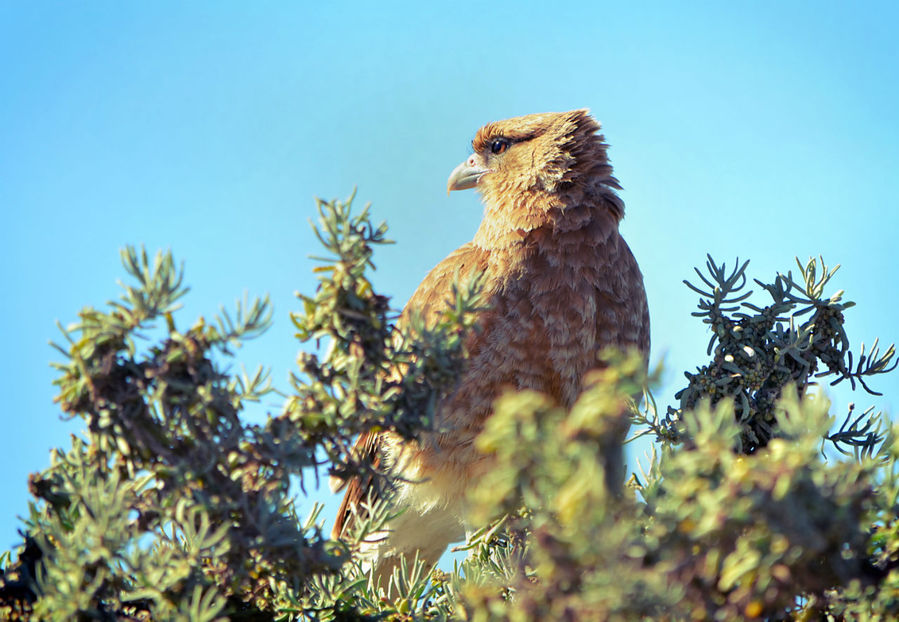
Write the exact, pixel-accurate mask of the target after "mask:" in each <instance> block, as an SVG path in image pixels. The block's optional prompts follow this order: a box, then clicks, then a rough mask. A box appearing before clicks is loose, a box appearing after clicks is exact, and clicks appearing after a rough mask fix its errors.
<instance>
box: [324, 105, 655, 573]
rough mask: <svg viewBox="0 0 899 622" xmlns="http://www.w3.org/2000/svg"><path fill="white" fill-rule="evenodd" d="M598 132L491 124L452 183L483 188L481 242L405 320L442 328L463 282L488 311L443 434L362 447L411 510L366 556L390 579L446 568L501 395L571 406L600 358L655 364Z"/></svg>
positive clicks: (345, 516) (568, 121) (445, 271)
mask: <svg viewBox="0 0 899 622" xmlns="http://www.w3.org/2000/svg"><path fill="white" fill-rule="evenodd" d="M599 129H600V126H599V124H598V123H597V122H596V121H595V120H594V119H593V118H592V117H591V116H590V114H589V111H587V110H573V111H569V112H559V113H543V114H532V115H527V116H523V117H516V118H512V119H507V120H505V121H497V122H494V123H488V124H487V125H485V126H484V127H482V128H481V129H479V130H478V131H477V133H476V135H475V137H474V140H473V141H472V148H473V153H472V155H471V156H470V157H469V158H468V159H467V160H465V161H464V162H463V163H462V164H460V165H459V166H457V167H456V169H455V170H453V172H452V174H451V175H450V177H449V181H448V183H447V191H452V190H464V189H467V188H475V189H477V191H478V192H479V193H480V194H481V197H482V199H483V202H484V218H483V220H482V221H481V224H480V227H479V228H478V230H477V233H476V234H475V236H474V239H473V240H472V241H471V242H469V243H467V244H464V245H463V246H461V247H460V248H458V249H457V250H456V251H454V252H453V253H451V254H450V255H449V256H448V257H447V258H446V259H444V260H443V261H442V262H440V263H439V264H438V265H437V267H435V268H434V269H433V270H431V272H430V273H429V274H428V275H427V277H426V278H425V279H424V281H423V282H422V283H421V285H419V287H418V289H417V290H416V291H415V293H414V294H413V295H412V298H411V299H410V300H409V302H408V304H407V305H406V307H405V309H404V310H403V314H402V316H401V317H400V322H401V323H402V322H404V321H408V318H409V316H410V315H411V314H412V313H413V312H414V313H419V314H421V315H422V317H423V318H424V319H425V321H426V322H427V321H429V320H430V321H433V320H434V318H436V317H437V315H438V314H439V313H440V312H441V309H442V308H443V306H444V305H445V304H446V301H447V300H449V299H451V298H452V296H451V289H452V286H453V283H454V279H459V280H460V281H463V282H464V281H465V279H468V278H474V277H476V276H477V275H479V274H482V273H483V274H484V279H485V281H484V283H485V284H484V290H483V291H484V294H485V301H486V304H485V305H484V307H485V309H484V310H483V311H481V312H480V315H479V316H478V318H477V324H478V326H479V330H478V331H476V332H475V333H474V334H473V335H472V336H471V337H470V339H469V341H470V342H469V344H468V346H469V353H470V357H469V359H468V360H467V361H466V365H465V368H464V369H463V372H462V375H461V378H460V380H459V381H458V384H457V385H456V387H455V388H454V389H453V390H451V391H450V392H449V393H448V394H447V396H446V397H445V398H444V399H443V400H442V401H441V403H439V404H438V406H437V409H436V415H435V417H436V421H435V431H434V432H433V433H429V434H427V435H425V437H424V438H423V439H422V440H421V441H419V442H409V441H404V440H403V439H401V438H400V437H399V436H398V435H395V434H393V433H391V432H385V431H381V432H369V433H366V434H363V435H362V436H361V437H360V438H359V439H358V440H357V442H356V450H357V451H358V452H360V454H362V455H367V456H369V457H370V458H371V459H372V460H373V462H374V463H376V464H378V465H380V467H381V468H385V469H387V471H388V472H391V473H393V474H394V475H397V476H398V478H399V479H398V482H399V483H397V484H396V485H395V489H394V490H393V491H392V494H391V495H390V497H389V498H390V501H391V503H392V505H393V507H394V508H396V509H397V510H402V512H401V513H400V514H399V516H398V517H397V518H395V519H393V520H392V521H391V522H390V523H389V525H388V526H387V530H386V532H385V533H383V534H379V537H378V538H376V539H375V540H373V541H372V542H370V543H368V544H367V545H366V546H367V548H366V549H365V550H364V551H363V556H364V558H365V559H367V565H368V566H370V567H373V568H374V569H375V571H376V572H377V573H378V574H379V575H380V576H385V573H387V572H390V571H391V570H392V568H393V567H395V566H396V565H397V564H398V563H399V557H400V556H402V555H406V556H409V557H413V556H414V555H415V554H416V553H417V554H418V555H419V558H420V559H422V560H424V561H425V562H427V563H435V562H436V561H437V559H438V558H439V557H440V555H441V554H442V553H443V552H444V550H445V549H446V547H447V545H448V544H449V543H450V542H454V541H457V540H461V539H462V538H463V537H464V536H465V533H466V529H467V528H468V527H469V526H468V525H467V524H466V507H465V505H466V501H465V498H466V490H467V489H468V488H469V487H470V485H471V483H472V482H473V481H476V480H477V478H478V477H479V474H480V473H483V472H485V470H486V469H489V468H490V460H489V458H488V457H485V456H483V455H481V454H479V453H478V451H477V450H476V449H475V447H474V442H473V441H474V439H475V437H476V436H477V435H478V434H479V433H480V431H481V430H482V428H483V425H484V421H485V420H486V419H487V417H489V416H490V413H491V405H492V403H493V401H494V399H495V398H496V397H498V396H499V395H500V393H502V392H503V391H504V390H506V389H508V388H512V389H534V390H537V391H541V392H543V393H546V394H548V395H550V396H552V397H553V398H555V400H556V401H557V402H558V403H559V404H561V405H563V406H566V407H570V406H571V405H572V404H573V402H574V400H575V398H576V397H577V395H578V393H579V392H580V390H581V382H582V379H583V378H584V375H585V373H586V372H588V371H589V370H591V369H594V368H596V367H597V366H599V364H600V363H599V361H598V359H597V353H598V352H599V351H600V350H601V349H603V348H604V347H606V346H617V347H619V348H621V349H628V348H637V349H639V350H640V351H642V353H643V354H644V356H646V355H647V354H648V351H649V312H648V308H647V302H646V293H645V291H644V288H643V277H642V275H641V273H640V269H639V267H638V266H637V262H636V260H635V259H634V256H633V255H632V254H631V251H630V249H629V248H628V246H627V244H626V243H625V241H624V240H623V239H622V237H621V235H620V234H619V232H618V223H619V221H620V220H621V218H622V216H623V215H624V203H623V202H622V200H621V198H620V197H619V196H618V193H617V192H616V191H617V190H619V189H620V188H621V186H620V185H619V183H618V180H617V179H616V178H615V177H614V176H613V175H612V166H611V164H609V160H608V157H607V153H606V152H607V149H608V145H607V144H606V143H605V142H604V139H603V136H602V135H601V134H599ZM343 484H344V485H346V488H347V491H346V493H345V496H344V499H343V502H342V504H341V506H340V509H339V510H338V515H337V520H336V524H335V526H334V531H333V535H334V537H339V536H340V535H341V534H342V533H343V532H344V530H345V529H346V528H347V527H348V525H349V524H350V523H351V522H352V521H353V520H354V516H357V515H358V514H359V512H360V504H361V503H363V502H365V501H366V500H367V499H369V498H370V495H371V492H372V491H370V490H367V489H366V488H370V487H371V486H372V484H371V483H370V482H366V481H363V480H360V479H358V478H356V479H351V480H350V481H349V482H348V483H343Z"/></svg>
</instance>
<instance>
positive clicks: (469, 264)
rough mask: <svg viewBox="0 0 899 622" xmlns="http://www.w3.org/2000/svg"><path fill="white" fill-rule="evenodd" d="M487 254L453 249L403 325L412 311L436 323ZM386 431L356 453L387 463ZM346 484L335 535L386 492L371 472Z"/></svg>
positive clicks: (365, 439) (363, 437)
mask: <svg viewBox="0 0 899 622" xmlns="http://www.w3.org/2000/svg"><path fill="white" fill-rule="evenodd" d="M487 255H488V252H487V251H485V250H483V249H481V248H478V247H477V246H475V245H473V244H471V243H469V244H465V245H463V246H461V247H460V248H458V249H456V250H455V251H454V252H452V253H450V254H449V255H448V256H447V257H446V258H445V259H444V260H443V261H441V262H440V263H439V264H437V266H436V267H435V268H434V269H433V270H431V271H430V272H429V273H428V275H427V276H426V277H425V279H424V280H423V281H422V282H421V284H420V285H419V286H418V289H416V290H415V293H414V294H412V297H411V298H410V299H409V302H408V303H407V304H406V306H405V308H404V309H403V313H402V315H401V316H400V319H399V324H400V326H402V325H403V324H405V323H407V322H408V321H409V318H410V316H411V314H412V313H419V314H421V317H422V319H424V321H425V323H426V324H428V325H431V324H433V322H434V321H435V320H436V318H437V317H438V315H439V313H440V312H441V311H442V310H443V309H444V308H445V305H447V304H448V303H449V304H452V301H453V285H454V284H456V283H457V281H458V283H459V285H460V286H464V283H465V281H466V279H468V278H473V277H475V276H477V275H478V274H480V273H481V272H483V271H484V270H485V269H486V267H487ZM383 434H384V433H383V432H365V433H363V434H360V435H359V438H357V439H356V443H355V444H354V445H353V451H354V452H355V453H356V456H357V457H364V458H366V459H367V460H369V461H370V463H371V465H372V466H373V467H374V468H375V469H378V468H384V467H385V466H386V464H385V457H384V453H383V451H384V437H383ZM335 484H336V485H335ZM344 486H345V487H346V492H345V493H344V496H343V501H341V503H340V508H339V509H338V510H337V518H336V520H335V523H334V529H333V530H332V531H331V536H332V537H333V538H337V537H340V536H341V535H342V534H343V533H344V532H345V531H346V530H347V529H348V528H350V527H351V525H352V523H353V521H354V520H356V519H357V518H364V517H365V509H364V508H363V507H362V503H364V502H365V503H373V502H375V501H377V500H379V499H380V498H381V497H382V496H383V491H379V490H377V488H376V487H375V481H374V478H373V477H372V476H370V475H369V476H365V477H358V476H355V477H351V478H350V479H349V480H348V481H347V482H345V483H343V482H334V483H332V490H333V491H334V492H337V491H339V490H340V489H341V488H343V487H344Z"/></svg>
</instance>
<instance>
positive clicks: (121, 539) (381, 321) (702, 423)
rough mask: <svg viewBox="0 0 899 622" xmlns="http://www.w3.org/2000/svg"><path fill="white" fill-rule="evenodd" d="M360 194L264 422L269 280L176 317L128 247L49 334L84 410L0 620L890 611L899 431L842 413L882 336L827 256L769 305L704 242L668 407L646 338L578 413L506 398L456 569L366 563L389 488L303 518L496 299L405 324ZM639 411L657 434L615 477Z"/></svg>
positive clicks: (395, 424) (418, 427)
mask: <svg viewBox="0 0 899 622" xmlns="http://www.w3.org/2000/svg"><path fill="white" fill-rule="evenodd" d="M351 204H352V197H351V198H350V200H348V201H344V202H341V201H331V202H325V201H319V202H318V211H319V223H318V226H317V227H316V232H317V234H318V236H319V239H320V241H321V243H322V245H323V247H324V249H325V251H326V256H325V257H322V258H319V259H318V261H319V267H318V268H316V274H317V275H318V279H319V284H318V288H317V289H316V291H315V292H314V293H313V294H312V295H300V296H299V298H300V304H301V310H300V311H298V312H296V313H294V314H292V315H291V318H292V321H293V324H294V326H295V328H296V333H297V338H298V339H299V340H300V342H305V343H308V344H309V346H315V348H314V349H315V352H316V353H315V354H313V353H310V352H302V353H301V354H300V356H299V360H298V366H299V370H298V373H297V374H295V375H294V376H292V377H291V390H290V392H289V394H288V396H287V400H286V403H285V406H284V408H283V409H282V411H281V412H280V413H278V414H276V415H271V416H269V417H268V418H267V419H266V420H265V422H264V423H263V424H261V425H250V424H247V423H245V422H244V421H243V420H242V418H241V412H242V411H244V410H245V408H246V405H247V404H248V403H250V402H257V401H259V400H260V399H262V398H263V397H264V396H266V395H268V394H269V393H270V392H271V391H272V389H271V387H270V385H269V382H268V374H267V373H266V372H265V371H264V370H262V369H260V370H257V371H255V372H253V373H249V374H248V373H246V372H240V373H235V372H233V371H232V370H231V368H230V366H229V365H228V362H229V361H230V360H231V357H232V355H233V351H234V350H235V348H237V347H238V346H239V345H240V343H241V341H242V340H244V339H248V338H252V337H254V336H257V335H259V334H260V333H262V332H263V331H264V330H265V329H266V328H267V326H268V325H269V323H270V311H269V305H268V302H267V301H266V300H255V301H243V302H241V303H239V304H238V305H237V308H236V310H235V311H234V312H231V313H229V312H226V311H221V313H220V314H219V315H218V316H217V317H216V318H215V319H214V320H213V321H211V322H207V321H205V320H204V319H203V318H200V319H199V320H198V321H196V322H195V323H194V325H193V326H191V327H190V328H188V329H187V330H181V329H179V328H178V326H177V324H176V322H175V313H176V311H177V306H178V301H179V300H180V299H181V298H182V296H183V295H184V294H185V293H186V292H187V288H186V287H184V285H183V275H182V270H181V269H180V268H178V267H177V266H176V264H175V262H174V261H173V259H172V257H171V255H169V254H160V255H157V256H156V257H155V259H153V260H152V261H151V260H150V258H149V257H148V256H147V254H146V253H145V252H143V251H137V250H135V249H126V250H125V251H124V252H123V263H124V266H125V270H126V272H127V273H128V275H129V276H130V278H131V281H130V284H127V285H125V286H123V290H124V291H123V294H122V296H121V298H120V299H119V300H117V301H114V302H111V303H109V305H108V308H107V309H106V310H104V311H97V310H95V309H92V308H86V309H84V310H83V311H82V312H81V313H80V314H79V321H78V322H76V323H75V324H74V325H72V326H70V327H68V328H66V329H64V330H63V335H64V337H65V339H66V343H65V344H64V345H63V346H57V348H58V349H59V351H60V352H61V354H62V355H63V357H64V358H63V361H62V362H61V363H59V364H58V365H57V370H58V378H57V380H56V385H57V387H58V389H59V395H58V397H57V401H58V403H59V404H60V407H61V408H62V410H63V412H64V413H66V415H67V416H70V417H76V416H77V417H81V418H83V419H84V421H85V423H86V432H85V433H84V436H83V437H73V439H72V444H71V447H69V448H68V449H67V450H65V451H63V450H56V451H54V453H53V456H52V464H51V466H50V467H49V468H48V469H47V470H45V471H43V472H41V473H37V474H34V475H33V476H32V477H31V479H30V481H29V486H30V490H31V492H32V494H33V495H34V501H33V502H32V503H31V506H30V512H29V515H28V516H27V518H26V519H25V524H24V526H23V530H22V535H23V541H22V544H21V546H20V547H18V549H17V550H16V551H15V552H14V554H11V553H7V554H4V555H3V556H0V567H2V569H3V575H2V580H0V618H2V619H12V620H15V619H47V620H90V619H97V620H181V619H183V620H219V619H231V620H297V619H305V620H414V619H434V620H449V619H459V620H476V621H487V620H522V621H523V620H634V619H646V620H656V619H668V620H705V619H710V620H734V619H768V620H790V619H795V620H818V619H826V620H856V619H861V620H890V619H897V618H899V519H897V516H899V468H897V460H899V434H897V432H899V428H897V427H896V426H893V425H891V424H890V422H889V419H888V418H886V417H885V416H883V415H882V414H881V413H875V412H874V411H873V410H872V409H867V410H864V411H863V412H861V413H860V414H859V413H857V412H855V410H854V409H853V408H850V411H849V413H848V414H847V415H846V416H845V417H842V418H841V419H840V422H839V423H838V422H837V419H836V417H834V416H833V415H832V414H831V412H830V411H831V408H830V403H829V402H828V400H827V398H826V397H825V396H824V394H823V392H822V390H821V389H820V388H817V387H815V383H816V382H817V379H819V378H820V379H823V380H826V381H829V382H831V383H832V384H833V383H838V382H841V381H848V382H849V383H850V384H851V385H852V386H853V387H854V386H855V385H856V384H858V385H859V386H860V387H861V388H863V389H866V390H868V391H869V392H873V388H872V385H871V381H872V379H873V378H874V377H875V376H876V375H877V374H881V373H886V372H888V371H890V370H892V369H893V368H895V366H896V363H895V360H894V349H893V347H892V346H890V347H889V348H887V349H885V350H884V352H883V353H882V354H881V353H880V352H879V350H878V348H877V346H876V342H875V345H874V347H873V348H870V349H868V351H867V353H866V352H865V348H864V346H862V348H861V349H860V350H859V354H858V355H855V354H853V352H852V350H851V349H850V342H849V339H848V336H847V335H846V331H845V327H844V312H845V311H846V310H847V309H849V308H850V307H851V306H852V303H848V302H843V301H842V293H841V292H840V293H837V294H835V295H832V296H830V297H826V296H825V294H824V290H825V286H826V285H828V283H829V281H830V280H831V278H832V276H833V273H834V271H835V270H833V269H829V268H827V267H826V266H824V263H823V261H821V260H814V259H812V260H809V261H808V262H807V263H805V264H800V265H799V276H798V277H797V278H796V279H795V280H794V278H793V276H792V274H791V273H787V274H786V275H777V276H776V277H775V278H774V280H773V281H772V282H771V283H766V282H763V281H756V283H758V285H759V286H760V287H761V289H762V290H763V291H764V292H765V294H767V296H768V297H769V298H770V299H771V301H770V304H767V305H766V306H762V305H757V304H756V303H755V302H751V301H750V300H751V292H745V291H743V288H744V286H745V284H746V281H747V277H746V269H747V264H746V263H743V264H740V263H739V262H738V263H737V265H736V266H735V267H734V269H732V270H727V269H726V267H725V266H724V265H720V266H719V265H717V264H716V263H715V262H714V261H713V260H712V259H711V258H709V261H708V263H707V265H706V269H707V270H706V272H705V273H703V272H699V271H697V273H698V275H699V278H700V281H701V285H699V286H695V285H692V284H688V285H689V286H690V287H691V288H692V289H694V290H695V291H697V292H698V293H699V294H700V296H701V299H700V304H699V312H698V313H697V314H696V315H697V316H698V317H700V318H702V321H704V322H706V323H707V324H708V325H709V327H710V329H711V332H712V339H711V342H710V344H709V355H710V356H711V357H712V358H711V361H709V363H707V364H705V365H703V366H700V367H699V368H698V369H697V371H696V372H695V373H687V374H686V377H687V381H688V384H687V386H686V387H685V388H684V389H683V390H682V391H681V392H680V393H679V394H678V399H679V404H678V405H677V406H676V407H668V408H666V409H665V411H664V414H663V415H660V414H659V411H658V409H657V408H656V407H655V402H654V401H653V399H652V396H651V395H650V394H649V393H646V399H645V400H644V406H643V408H642V409H638V408H637V406H636V405H635V404H634V401H633V399H632V396H634V395H639V394H640V392H641V390H644V389H645V387H646V386H647V385H651V384H652V383H653V382H654V377H649V378H648V377H647V374H646V371H645V363H644V361H642V360H641V358H640V357H639V355H637V354H635V353H620V352H612V351H609V352H604V353H603V354H602V357H601V358H602V360H601V361H600V365H599V368H598V369H597V370H596V371H594V372H592V373H591V374H590V375H589V376H588V377H587V378H586V381H585V386H584V390H583V393H582V395H581V396H580V398H579V399H578V400H577V402H576V403H575V405H574V406H573V407H572V408H571V409H570V410H566V409H564V408H561V407H560V406H559V405H558V404H556V403H554V402H553V401H552V400H551V399H550V398H548V397H547V396H545V395H541V394H539V393H534V392H529V391H524V392H518V393H513V392H510V393H508V394H505V395H503V396H501V397H500V398H499V399H498V400H497V401H496V403H495V412H494V415H493V416H492V417H491V418H490V419H489V420H488V422H487V425H486V427H485V429H484V431H483V432H482V434H481V436H480V437H479V438H478V440H477V446H478V449H479V450H480V451H481V452H483V453H485V454H486V455H488V456H490V459H492V460H493V461H494V465H495V466H494V468H493V469H492V470H491V471H490V472H489V473H488V475H487V476H486V477H484V478H483V479H482V480H481V481H479V482H478V483H477V485H476V486H475V487H474V488H473V489H472V490H471V493H470V502H471V507H472V518H473V521H474V522H475V523H476V524H477V525H480V526H481V529H479V530H478V531H476V532H475V533H474V534H473V535H472V536H471V537H470V538H469V541H468V542H467V543H465V544H464V545H463V546H460V547H459V548H460V549H461V550H465V551H467V553H468V554H467V557H466V558H465V559H464V561H461V562H457V563H455V565H454V569H453V572H450V573H445V572H441V571H439V570H435V569H429V568H426V567H424V566H423V565H422V564H421V563H419V562H410V563H408V564H407V563H406V561H405V560H404V561H403V564H402V565H401V566H400V567H399V568H398V569H397V570H396V571H395V572H394V573H393V575H392V577H390V579H389V582H388V584H387V585H378V586H376V585H374V584H373V578H372V577H371V576H369V575H367V574H365V573H364V572H363V571H362V564H361V563H360V558H359V552H360V543H361V542H362V541H363V540H364V539H365V538H366V537H367V536H369V535H371V534H374V533H377V532H378V531H379V530H381V529H383V526H384V524H385V523H386V522H387V521H388V520H389V518H390V516H391V508H390V507H389V505H386V504H384V503H377V504H373V506H372V507H371V508H369V511H368V512H367V513H366V518H365V520H359V521H356V522H355V523H354V524H353V526H352V529H351V530H350V534H349V535H348V536H347V537H346V538H345V539H343V540H337V541H335V540H328V539H326V538H325V536H324V535H323V521H322V518H321V508H320V507H311V508H307V512H308V518H306V519H305V520H301V519H300V518H299V517H298V509H297V506H296V503H297V502H298V501H299V502H302V501H303V500H304V496H303V495H302V494H300V495H299V496H298V497H297V496H295V495H293V494H291V490H292V489H293V490H295V488H292V484H297V485H298V488H299V490H300V492H301V493H302V492H305V490H306V486H308V485H309V482H310V478H311V481H314V482H316V483H317V482H318V480H319V477H320V475H322V474H324V473H326V474H327V475H330V476H331V477H333V478H336V479H337V480H342V479H345V478H347V477H349V476H352V475H360V476H363V477H370V478H376V479H377V480H378V481H381V482H383V484H384V485H389V483H390V474H389V473H382V472H379V471H378V469H377V468H375V467H374V466H373V465H372V464H371V463H370V462H369V460H368V459H367V457H366V456H359V455H355V454H354V452H352V451H351V450H350V447H351V446H352V441H353V439H354V438H355V436H356V435H358V434H359V433H362V432H365V431H367V430H379V429H390V430H393V431H395V432H396V433H398V434H401V435H402V436H404V437H405V438H407V439H409V440H410V441H413V442H414V440H415V439H416V438H418V437H419V436H420V435H421V434H424V433H427V432H428V430H429V429H430V427H431V426H432V415H433V407H434V404H435V403H436V401H437V400H439V399H440V396H441V395H442V394H443V393H444V392H445V391H447V390H449V389H450V388H451V387H452V386H453V383H454V381H455V379H456V377H457V374H458V372H459V369H460V368H461V366H462V365H464V359H465V354H466V353H465V339H464V337H465V335H466V333H467V331H470V330H472V329H473V326H474V318H475V317H476V314H477V311H478V305H479V304H480V303H479V296H478V293H479V292H478V284H477V283H474V284H473V285H472V286H470V287H469V288H467V289H459V290H458V291H455V292H454V297H453V299H452V300H448V301H447V307H446V311H445V313H444V314H443V315H442V316H441V317H440V319H439V320H438V321H437V322H436V324H434V325H430V326H427V325H425V324H424V323H423V322H422V321H421V319H420V318H413V321H412V322H411V326H410V327H408V328H407V329H406V331H405V332H400V331H399V330H398V329H397V327H396V319H397V312H396V311H395V310H393V309H392V308H391V307H390V301H389V300H388V299H387V298H386V297H384V296H381V295H378V294H377V293H376V292H375V291H374V289H373V287H372V284H371V281H370V280H369V277H368V275H369V273H370V271H371V270H372V269H373V268H374V266H373V263H372V256H373V253H374V249H375V248H376V247H377V246H378V245H380V244H384V243H387V242H388V241H387V239H386V227H385V226H384V225H380V226H377V227H374V226H372V225H371V223H370V221H369V218H368V209H367V208H366V209H364V210H362V211H361V212H360V213H358V214H353V212H352V209H351ZM158 324H161V326H160V325H158ZM157 334H158V335H161V337H159V338H151V337H150V335H157ZM630 424H634V425H635V426H636V427H635V432H636V434H635V435H636V436H640V435H650V436H652V437H653V438H654V441H655V444H654V445H653V453H652V456H651V458H650V459H649V462H648V463H647V464H644V465H642V468H641V469H640V473H639V474H633V475H632V476H631V477H630V479H629V480H628V481H627V482H625V478H624V477H623V476H622V475H623V473H622V464H623V457H622V456H623V447H622V438H623V436H624V431H625V430H626V429H627V427H628V426H629V425H630ZM826 445H830V446H832V447H835V448H836V449H837V450H838V451H839V452H841V453H840V454H837V455H836V458H833V457H831V458H828V457H827V453H826V452H824V451H822V447H824V446H826ZM322 469H324V471H322Z"/></svg>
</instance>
